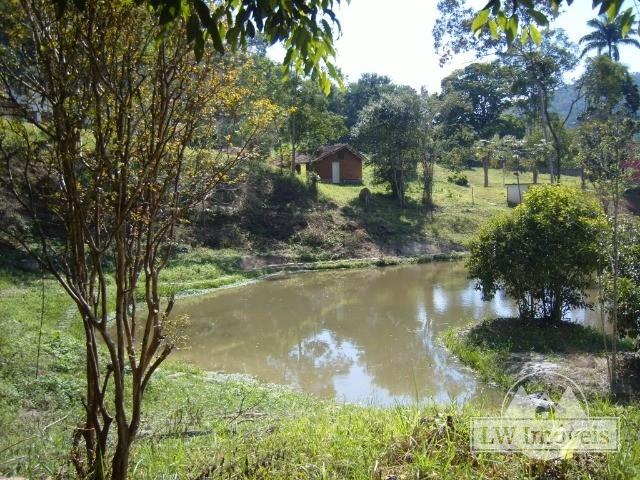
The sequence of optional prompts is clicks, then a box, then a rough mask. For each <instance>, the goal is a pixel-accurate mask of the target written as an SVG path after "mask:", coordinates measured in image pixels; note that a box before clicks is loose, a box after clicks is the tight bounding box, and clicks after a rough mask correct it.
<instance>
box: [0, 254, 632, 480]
mask: <svg viewBox="0 0 640 480" xmlns="http://www.w3.org/2000/svg"><path fill="white" fill-rule="evenodd" d="M430 259H431V258H430V257H422V258H419V259H415V260H412V261H416V262H417V261H427V260H430ZM396 260H397V259H383V261H382V263H385V262H389V263H393V262H394V261H396ZM397 261H405V260H397ZM239 262H240V254H239V253H238V252H234V251H223V252H219V253H213V252H210V251H206V250H199V249H197V250H194V251H191V252H189V253H187V254H185V255H183V256H181V257H178V258H177V259H176V260H174V261H173V262H172V264H171V265H170V266H169V268H168V269H167V271H166V272H165V274H164V275H165V277H164V279H165V280H166V282H167V285H169V286H168V287H167V288H172V289H173V290H172V291H180V289H182V288H184V287H189V288H191V287H192V286H193V281H192V279H193V277H194V276H197V277H198V278H201V279H202V283H198V286H200V285H206V286H207V288H208V287H209V286H210V285H215V284H216V282H220V284H223V283H226V282H228V281H230V280H229V279H231V278H239V279H240V281H244V280H250V279H251V278H254V276H255V275H258V272H250V273H247V274H243V273H239V272H240V271H239V268H238V267H239V265H240V263H239ZM371 263H372V262H370V263H367V262H364V263H363V261H357V262H356V261H351V262H325V263H321V264H317V265H315V267H317V268H330V267H331V268H334V267H335V266H336V264H337V265H342V266H343V267H344V268H358V267H363V266H368V265H371ZM260 273H261V272H260ZM220 279H225V280H220ZM207 282H210V283H207ZM45 294H46V309H45V315H44V322H43V326H44V328H43V334H42V340H43V341H42V344H43V349H42V358H41V371H40V375H39V377H38V379H35V359H34V357H35V352H36V345H37V332H38V324H39V321H40V315H39V314H40V301H41V280H40V279H39V277H38V276H37V275H30V274H21V273H16V272H13V271H8V270H3V271H1V272H0V299H1V300H0V400H1V401H0V431H1V432H2V435H0V473H1V474H4V475H21V476H24V477H27V478H44V477H48V476H60V477H63V478H64V477H67V476H70V475H72V473H73V471H72V468H71V466H70V465H69V463H68V451H69V446H70V441H71V435H72V431H73V428H74V425H76V423H77V422H78V421H79V420H80V419H81V418H82V409H81V407H80V402H79V397H80V395H81V394H82V386H83V377H82V368H81V367H80V366H81V365H82V333H81V331H80V328H79V322H78V321H77V319H76V318H75V316H74V313H73V312H74V310H73V309H72V308H71V307H72V305H71V303H70V302H69V300H68V299H67V297H66V296H65V294H64V293H63V292H62V291H61V290H60V288H59V287H58V286H57V285H56V284H55V282H53V281H52V280H48V279H47V280H45ZM483 358H487V357H483ZM592 411H595V412H598V413H599V414H602V415H604V414H613V413H615V414H619V415H621V416H622V425H623V429H624V431H626V432H634V431H636V430H637V429H638V428H639V427H640V412H639V409H638V407H637V406H635V405H632V406H627V407H620V406H613V405H610V404H608V403H606V402H599V403H597V404H596V405H594V406H593V409H592ZM493 413H495V412H494V411H493V410H491V409H485V408H481V407H479V406H465V407H464V408H461V407H454V406H450V407H447V406H441V407H433V406H431V407H430V406H426V407H416V406H404V407H400V406H398V407H394V408H388V409H382V408H376V407H361V406H354V405H337V404H335V403H333V402H328V401H322V400H319V399H316V398H313V397H311V396H308V395H305V394H302V393H298V392H294V391H292V390H290V389H288V388H285V387H280V386H274V385H265V384H263V383H260V382H258V381H255V380H252V379H250V378H246V377H242V376H233V375H231V376H222V375H213V374H207V373H206V372H202V371H199V370H198V369H196V368H193V367H190V366H188V365H184V364H179V363H171V362H169V363H167V364H165V365H164V366H163V368H162V369H161V370H160V371H159V372H158V374H157V376H156V377H154V379H153V380H152V382H151V383H150V385H149V388H148V391H147V395H146V397H145V408H144V417H143V423H142V427H141V433H140V437H139V439H138V440H137V441H136V443H135V444H134V448H133V452H132V458H131V474H132V478H136V479H159V478H204V477H207V476H208V477H210V478H273V479H276V478H277V479H289V478H299V479H322V478H333V479H343V478H350V479H351V478H353V479H370V478H389V477H391V478H393V477H392V476H394V475H395V476H396V478H540V477H545V478H632V477H634V476H635V475H638V474H640V471H639V470H638V459H639V458H640V451H639V450H640V445H638V442H635V441H634V438H633V437H632V436H630V435H628V436H627V437H625V438H624V440H623V441H624V442H625V443H624V449H623V450H622V451H621V452H620V453H618V454H616V455H613V456H609V457H604V456H597V455H591V456H578V457H576V458H574V459H573V460H571V461H562V462H552V463H541V462H537V461H534V460H531V459H529V458H527V457H524V456H521V455H513V456H510V457H504V456H501V455H490V454H486V455H485V454H480V455H472V454H471V452H470V451H469V426H468V425H469V419H470V417H471V416H480V415H488V414H493Z"/></svg>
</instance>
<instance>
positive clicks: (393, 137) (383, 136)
mask: <svg viewBox="0 0 640 480" xmlns="http://www.w3.org/2000/svg"><path fill="white" fill-rule="evenodd" d="M419 125H420V104H419V98H418V96H417V94H416V93H415V92H414V91H413V90H410V91H404V92H401V93H394V94H387V95H383V96H382V98H381V99H380V100H378V101H377V102H373V103H371V104H369V105H367V106H366V107H365V108H364V109H363V110H362V112H361V113H360V117H359V119H358V123H357V125H356V126H355V128H354V137H355V138H356V139H357V141H358V143H359V144H360V145H362V146H363V148H364V149H365V151H367V152H369V153H370V161H371V165H372V166H373V176H374V181H375V182H377V183H385V184H387V185H389V187H390V189H391V191H392V192H393V195H394V196H395V197H396V198H397V199H398V200H399V202H400V204H401V205H403V204H404V198H405V187H406V183H407V181H408V180H410V179H411V178H412V177H413V176H414V175H415V173H416V166H417V163H418V146H419V138H418V134H417V131H418V128H419Z"/></svg>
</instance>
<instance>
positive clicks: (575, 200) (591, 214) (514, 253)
mask: <svg viewBox="0 0 640 480" xmlns="http://www.w3.org/2000/svg"><path fill="white" fill-rule="evenodd" d="M607 228H608V226H607V222H606V219H605V217H604V215H603V213H602V209H601V208H600V206H599V205H598V203H597V202H596V201H595V200H593V199H592V198H591V197H588V196H587V195H585V194H583V193H581V192H580V191H579V190H576V189H574V188H569V187H565V186H560V185H547V186H538V187H533V188H531V189H529V191H528V192H527V193H526V195H525V198H524V202H523V203H522V204H521V205H519V206H518V207H516V209H515V210H514V211H513V212H511V213H509V214H505V215H502V216H499V217H497V218H495V219H494V220H493V221H491V222H490V223H489V224H488V225H487V226H486V227H485V228H483V229H482V230H481V231H480V234H479V236H478V238H477V239H476V240H474V241H473V242H472V243H471V245H470V250H471V255H470V257H469V260H468V267H469V274H470V277H471V278H475V279H477V288H478V289H480V290H482V293H483V297H484V299H485V300H490V299H491V298H493V296H494V295H495V293H496V292H497V291H498V290H504V291H505V293H506V294H507V295H509V296H510V297H512V298H513V299H514V300H515V301H516V302H517V304H518V308H519V310H520V316H521V317H522V318H534V317H543V318H546V319H552V320H555V321H559V320H561V319H562V316H563V314H564V312H566V311H567V310H568V309H570V308H574V307H581V306H584V305H585V304H586V303H585V298H586V297H585V290H586V289H587V288H588V287H589V285H590V282H591V280H592V274H593V273H594V272H595V271H596V269H597V268H598V265H599V264H600V261H601V257H602V252H601V248H599V246H600V245H601V241H600V240H601V238H602V236H603V235H605V234H606V231H607Z"/></svg>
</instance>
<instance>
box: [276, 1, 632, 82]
mask: <svg viewBox="0 0 640 480" xmlns="http://www.w3.org/2000/svg"><path fill="white" fill-rule="evenodd" d="M436 3H437V2H436V0H393V1H392V2H390V1H389V0H351V3H350V4H343V5H342V6H341V7H340V8H339V10H338V18H339V19H340V23H341V24H342V36H341V37H340V38H339V39H338V40H337V42H336V46H337V49H338V57H337V64H338V66H339V67H340V68H341V69H342V71H343V73H344V74H345V75H346V76H347V79H348V80H349V81H354V80H357V79H358V77H359V76H360V75H361V74H362V73H365V72H375V73H379V74H384V75H388V76H389V77H391V78H392V80H393V81H394V82H396V83H400V84H407V85H411V86H412V87H414V88H416V89H419V88H420V87H421V86H423V85H424V86H426V87H427V89H428V90H429V91H430V92H433V91H436V90H439V86H440V80H441V79H442V78H443V77H445V76H446V75H448V74H449V73H451V72H452V71H453V70H455V69H456V68H461V67H463V66H464V65H465V64H467V63H469V62H471V61H473V57H472V56H469V55H461V56H459V57H457V58H454V60H453V61H452V62H451V63H450V64H448V65H446V66H445V67H444V68H440V66H439V64H438V56H437V55H436V53H435V51H434V49H433V40H432V37H431V29H432V27H433V24H434V21H435V18H436V17H437V14H438V12H437V9H436ZM476 3H479V4H480V6H482V5H484V4H485V3H486V0H481V1H479V2H476ZM595 16H596V12H595V11H593V10H592V9H591V0H575V2H574V4H573V5H572V6H571V7H569V8H567V9H566V12H565V13H563V14H561V15H560V16H559V17H558V18H557V19H556V20H555V21H554V26H557V27H561V28H563V29H565V30H566V32H567V34H568V36H569V38H570V39H571V40H573V41H574V42H576V43H577V41H578V39H579V38H580V37H581V36H582V35H584V34H585V33H587V32H588V31H589V29H588V27H587V25H586V22H587V20H589V19H590V18H593V17H595ZM636 16H640V15H637V14H636ZM270 55H271V56H272V57H273V58H275V59H278V58H279V57H281V55H282V54H281V49H280V50H278V49H274V50H273V51H272V52H271V53H270ZM621 60H622V62H623V63H626V64H627V65H628V66H629V67H630V69H631V70H632V71H640V50H635V51H634V50H633V49H630V48H627V47H625V48H622V49H621Z"/></svg>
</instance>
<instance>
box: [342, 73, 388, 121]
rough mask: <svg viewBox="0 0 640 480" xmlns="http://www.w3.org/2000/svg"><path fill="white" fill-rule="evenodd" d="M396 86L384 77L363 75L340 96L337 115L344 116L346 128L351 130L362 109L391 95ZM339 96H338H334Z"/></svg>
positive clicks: (371, 74) (375, 74) (370, 74)
mask: <svg viewBox="0 0 640 480" xmlns="http://www.w3.org/2000/svg"><path fill="white" fill-rule="evenodd" d="M395 89H396V86H395V85H394V84H393V83H392V82H391V79H390V78H389V77H387V76H386V75H378V74H377V73H363V74H362V75H361V76H360V78H359V79H358V81H357V82H352V83H349V85H348V86H347V89H346V91H345V92H344V94H343V95H342V98H341V100H340V104H339V106H337V108H336V109H337V113H340V114H342V115H344V116H345V118H346V124H347V128H349V129H351V128H353V126H354V125H355V124H356V123H357V121H358V115H359V113H360V112H361V111H362V109H363V108H364V107H366V106H367V105H368V104H370V103H371V102H375V101H377V100H379V99H380V97H382V95H384V94H385V93H393V92H394V91H395ZM336 95H339V94H336Z"/></svg>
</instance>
